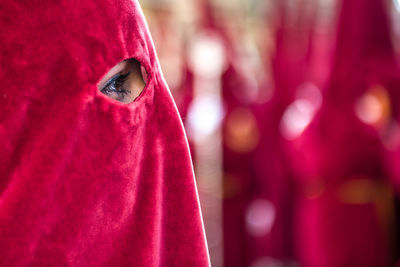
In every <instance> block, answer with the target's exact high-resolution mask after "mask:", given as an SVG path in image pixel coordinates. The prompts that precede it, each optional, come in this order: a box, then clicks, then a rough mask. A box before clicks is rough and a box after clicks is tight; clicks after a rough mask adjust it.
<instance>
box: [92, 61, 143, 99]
mask: <svg viewBox="0 0 400 267" xmlns="http://www.w3.org/2000/svg"><path fill="white" fill-rule="evenodd" d="M143 76H146V73H145V71H144V69H143V68H142V67H141V65H140V63H139V62H138V61H137V60H135V59H127V60H124V61H122V62H120V63H118V64H117V65H115V66H114V67H113V68H112V69H111V70H110V71H109V72H108V73H107V74H106V75H104V77H103V78H102V79H101V81H100V83H99V84H98V86H97V87H98V89H99V90H100V92H101V93H103V94H104V95H106V96H107V97H109V98H112V99H114V100H117V101H119V102H121V103H124V104H129V103H131V102H133V101H134V100H135V99H136V98H137V97H138V96H139V95H140V93H141V92H142V91H143V88H144V87H145V85H146V84H145V81H144V79H143Z"/></svg>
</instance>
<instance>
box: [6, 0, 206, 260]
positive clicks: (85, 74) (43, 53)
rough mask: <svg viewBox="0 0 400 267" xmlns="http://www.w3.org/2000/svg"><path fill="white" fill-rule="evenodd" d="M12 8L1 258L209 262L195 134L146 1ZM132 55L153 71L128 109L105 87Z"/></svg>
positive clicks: (8, 6) (92, 1) (16, 5)
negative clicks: (185, 120)
mask: <svg viewBox="0 0 400 267" xmlns="http://www.w3.org/2000/svg"><path fill="white" fill-rule="evenodd" d="M55 3H56V4H55ZM1 5H2V7H1V9H0V25H1V27H0V37H1V40H2V44H1V46H0V61H1V62H2V67H1V69H0V81H1V86H0V137H1V140H2V142H1V145H0V229H1V230H0V265H2V266H28V265H29V266H208V255H207V250H206V244H205V238H204V233H203V227H202V221H201V216H200V209H199V204H198V198H197V192H196V187H195V183H194V177H193V171H192V165H191V159H190V156H189V152H188V147H187V142H186V137H185V134H184V131H183V127H182V124H181V121H180V119H179V116H178V113H177V110H176V107H175V105H174V103H173V100H172V98H171V96H170V93H169V91H168V89H167V86H166V84H165V82H164V80H163V77H162V74H161V72H160V69H159V66H158V62H157V59H156V55H155V52H154V48H153V44H152V40H151V38H150V36H149V33H148V30H147V26H146V24H145V22H144V20H143V15H142V12H141V10H140V7H139V4H138V3H137V1H128V0H114V1H108V0H89V1H84V2H76V3H75V5H74V4H72V2H71V1H57V2H52V1H39V0H37V1H36V0H32V1H17V2H16V1H8V0H6V1H3V2H2V4H1ZM128 58H135V59H137V60H138V61H139V62H140V63H141V64H142V66H143V67H144V68H145V69H146V70H147V73H148V77H149V78H148V81H147V85H146V87H145V89H144V90H143V92H142V94H141V96H140V97H139V98H137V99H136V100H135V101H134V102H132V103H130V104H127V105H125V104H121V103H119V102H116V101H114V100H112V99H109V98H107V97H106V96H104V95H102V94H101V93H100V92H99V91H98V89H97V83H98V82H99V81H100V79H101V78H102V76H103V75H104V74H105V73H107V72H108V70H109V69H110V68H112V67H113V66H114V65H115V64H117V63H118V62H120V61H122V60H124V59H128Z"/></svg>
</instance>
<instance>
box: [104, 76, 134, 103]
mask: <svg viewBox="0 0 400 267" xmlns="http://www.w3.org/2000/svg"><path fill="white" fill-rule="evenodd" d="M129 75H130V72H128V73H126V74H122V73H118V74H117V75H115V76H114V77H112V78H111V79H110V80H109V81H108V82H107V83H106V85H105V86H104V87H103V88H101V89H100V92H102V93H103V94H105V95H107V96H109V97H111V98H112V99H115V100H117V101H120V102H125V101H124V99H125V98H126V97H128V96H129V95H130V93H131V91H130V90H129V89H127V88H126V80H127V79H128V77H129Z"/></svg>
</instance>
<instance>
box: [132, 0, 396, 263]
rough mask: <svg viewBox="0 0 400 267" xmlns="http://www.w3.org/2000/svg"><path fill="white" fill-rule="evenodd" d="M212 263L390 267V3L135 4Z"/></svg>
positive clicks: (247, 0) (216, 0) (195, 0)
mask: <svg viewBox="0 0 400 267" xmlns="http://www.w3.org/2000/svg"><path fill="white" fill-rule="evenodd" d="M140 2H141V5H142V7H143V9H144V13H145V16H146V18H147V21H148V24H149V28H150V31H151V34H152V36H153V38H154V42H155V45H156V49H157V53H158V56H159V59H160V63H161V66H162V70H163V73H164V75H165V79H166V81H167V83H168V85H169V87H170V90H171V93H172V95H173V97H174V99H175V101H176V104H177V107H178V109H179V112H180V115H181V117H182V119H183V122H184V125H185V129H186V132H187V135H188V139H189V142H190V146H191V152H192V156H193V161H194V168H195V173H196V180H197V184H198V190H199V195H200V201H201V206H202V212H203V218H204V223H205V229H206V234H207V242H208V246H209V251H210V255H211V262H212V266H214V267H219V266H228V267H230V266H250V267H270V266H272V267H280V266H306V267H307V266H316V267H320V266H322V267H328V266H400V261H399V259H400V235H399V228H398V226H399V225H400V221H399V218H400V217H399V214H400V213H399V211H400V205H399V203H400V202H399V194H400V124H399V119H400V91H399V90H400V65H399V61H398V58H399V55H400V0H190V1H182V0H140Z"/></svg>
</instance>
